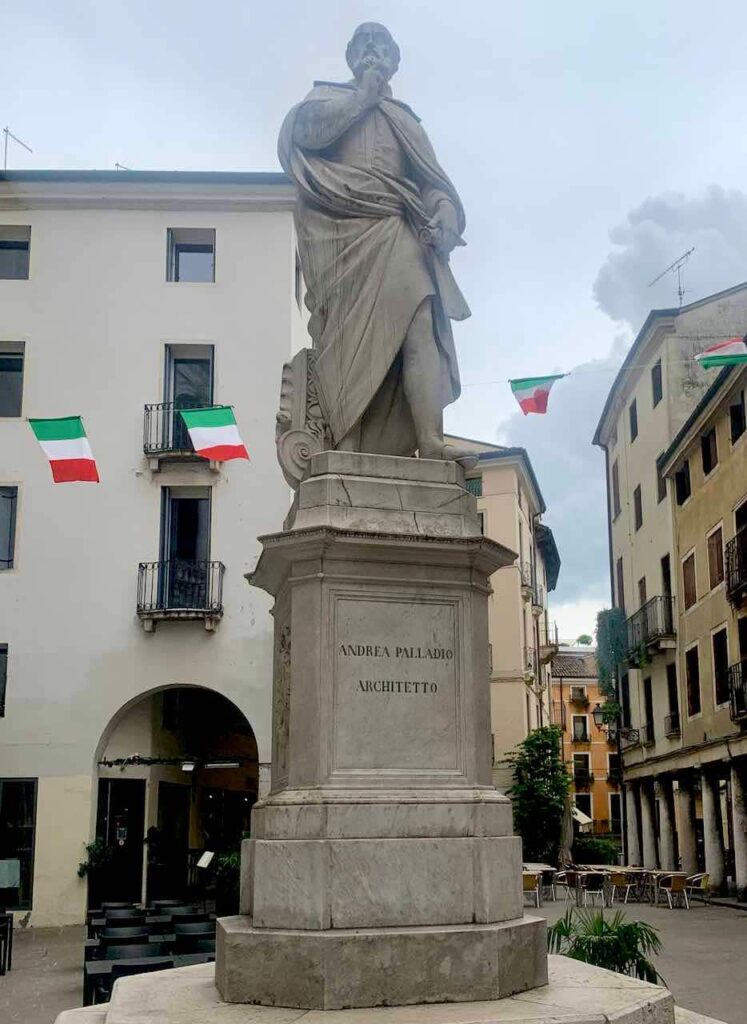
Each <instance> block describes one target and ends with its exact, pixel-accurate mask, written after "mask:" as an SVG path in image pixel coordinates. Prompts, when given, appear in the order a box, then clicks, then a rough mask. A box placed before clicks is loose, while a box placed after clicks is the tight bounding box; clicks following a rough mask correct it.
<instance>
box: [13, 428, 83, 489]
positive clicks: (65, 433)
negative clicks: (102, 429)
mask: <svg viewBox="0 0 747 1024" xmlns="http://www.w3.org/2000/svg"><path fill="white" fill-rule="evenodd" d="M29 423H30V424H31V429H32V430H33V431H34V434H35V435H36V439H37V441H38V442H39V444H40V445H41V447H42V451H43V452H44V454H45V455H46V456H47V458H48V459H49V465H50V468H51V470H52V477H53V479H54V482H55V483H56V484H67V483H72V482H74V481H76V480H83V481H87V482H89V483H95V484H97V483H98V482H99V474H98V470H97V468H96V461H95V459H94V457H93V452H92V451H91V446H90V444H89V443H88V438H87V437H86V431H85V427H84V426H83V420H82V419H81V418H80V416H62V417H60V418H58V419H51V420H41V419H34V420H29Z"/></svg>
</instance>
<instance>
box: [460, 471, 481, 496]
mask: <svg viewBox="0 0 747 1024" xmlns="http://www.w3.org/2000/svg"><path fill="white" fill-rule="evenodd" d="M464 486H465V488H466V489H467V490H468V491H469V493H470V494H474V496H475V497H476V498H481V497H482V477H481V476H469V477H467V479H466V480H465V481H464Z"/></svg>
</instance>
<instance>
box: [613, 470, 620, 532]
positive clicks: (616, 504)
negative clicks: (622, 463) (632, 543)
mask: <svg viewBox="0 0 747 1024" xmlns="http://www.w3.org/2000/svg"><path fill="white" fill-rule="evenodd" d="M619 515H620V471H619V468H618V465H617V459H615V461H614V462H613V463H612V518H613V519H617V517H618V516H619Z"/></svg>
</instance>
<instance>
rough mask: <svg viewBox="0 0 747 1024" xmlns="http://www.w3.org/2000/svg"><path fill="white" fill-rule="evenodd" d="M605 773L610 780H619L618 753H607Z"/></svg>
mask: <svg viewBox="0 0 747 1024" xmlns="http://www.w3.org/2000/svg"><path fill="white" fill-rule="evenodd" d="M607 774H608V775H609V777H610V779H611V780H614V781H615V782H618V781H619V780H620V755H619V754H607Z"/></svg>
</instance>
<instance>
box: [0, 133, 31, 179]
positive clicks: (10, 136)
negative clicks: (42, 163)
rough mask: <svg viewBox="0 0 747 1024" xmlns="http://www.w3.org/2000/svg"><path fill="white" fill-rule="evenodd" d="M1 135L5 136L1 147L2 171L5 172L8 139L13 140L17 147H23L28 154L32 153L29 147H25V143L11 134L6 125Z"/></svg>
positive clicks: (6, 167) (6, 168)
mask: <svg viewBox="0 0 747 1024" xmlns="http://www.w3.org/2000/svg"><path fill="white" fill-rule="evenodd" d="M3 135H4V136H5V141H4V145H3V171H7V170H8V139H13V141H14V142H17V143H18V145H19V146H23V148H24V149H27V150H28V151H29V153H33V152H34V151H33V149H32V148H31V146H27V145H26V143H25V142H23V141H22V140H21V139H19V138H18V136H17V135H14V134H13V132H12V131H11V130H10V128H9V127H8V126H7V124H6V126H5V127H4V128H3Z"/></svg>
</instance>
